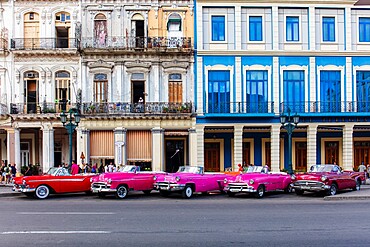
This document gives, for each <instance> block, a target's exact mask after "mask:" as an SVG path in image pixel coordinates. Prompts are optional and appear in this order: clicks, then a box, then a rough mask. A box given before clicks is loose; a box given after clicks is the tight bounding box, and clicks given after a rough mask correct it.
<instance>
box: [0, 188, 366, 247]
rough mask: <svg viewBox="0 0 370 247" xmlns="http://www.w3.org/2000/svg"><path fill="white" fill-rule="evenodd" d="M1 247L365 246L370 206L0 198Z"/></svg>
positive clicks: (280, 197)
mask: <svg viewBox="0 0 370 247" xmlns="http://www.w3.org/2000/svg"><path fill="white" fill-rule="evenodd" d="M0 205H1V206H0V207H1V210H0V246H40V247H41V246H79V247H81V246H89V247H92V246H99V247H108V246H175V247H180V246H191V247H195V246H202V247H205V246H268V247H272V246H279V247H281V246H326V247H328V246H346V247H348V246H356V247H357V246H370V238H369V236H370V201H351V200H346V201H325V200H323V198H322V197H320V196H316V195H312V194H307V195H304V196H296V195H295V194H289V195H286V194H272V195H267V196H266V197H265V198H263V199H255V198H253V197H249V196H238V197H236V198H229V197H227V196H225V195H207V196H201V195H199V196H195V197H194V198H192V199H190V200H186V199H182V198H180V197H176V196H174V197H171V198H162V197H160V196H159V195H158V194H152V195H150V196H145V195H143V194H141V193H137V194H134V195H131V196H129V197H128V198H127V199H125V200H117V199H115V198H113V197H111V198H109V197H108V198H105V199H100V198H97V197H94V196H84V195H63V196H51V197H50V198H49V199H47V200H35V199H30V198H26V197H24V196H18V197H7V198H0Z"/></svg>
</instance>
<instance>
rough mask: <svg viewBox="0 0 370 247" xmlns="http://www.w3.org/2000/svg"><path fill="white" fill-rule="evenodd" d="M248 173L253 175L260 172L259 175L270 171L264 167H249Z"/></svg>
mask: <svg viewBox="0 0 370 247" xmlns="http://www.w3.org/2000/svg"><path fill="white" fill-rule="evenodd" d="M246 172H247V173H253V172H259V173H268V170H266V168H265V167H263V166H249V167H248V170H247V171H246Z"/></svg>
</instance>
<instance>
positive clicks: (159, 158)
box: [152, 127, 164, 171]
mask: <svg viewBox="0 0 370 247" xmlns="http://www.w3.org/2000/svg"><path fill="white" fill-rule="evenodd" d="M152 170H153V171H163V170H164V129H162V128H159V127H156V128H153V129H152Z"/></svg>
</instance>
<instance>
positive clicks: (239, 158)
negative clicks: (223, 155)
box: [233, 125, 244, 171]
mask: <svg viewBox="0 0 370 247" xmlns="http://www.w3.org/2000/svg"><path fill="white" fill-rule="evenodd" d="M243 128H244V127H243V126H242V125H235V126H234V166H233V170H234V171H238V164H243Z"/></svg>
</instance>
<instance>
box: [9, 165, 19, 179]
mask: <svg viewBox="0 0 370 247" xmlns="http://www.w3.org/2000/svg"><path fill="white" fill-rule="evenodd" d="M10 169H11V180H13V178H15V175H16V174H17V168H15V164H12V165H11V166H10Z"/></svg>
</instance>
